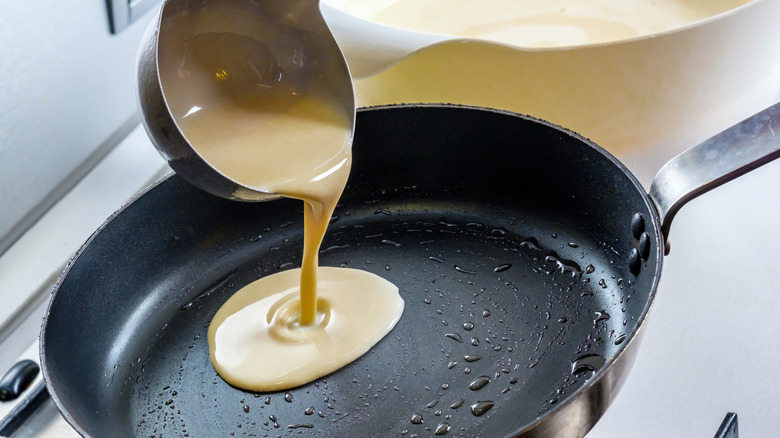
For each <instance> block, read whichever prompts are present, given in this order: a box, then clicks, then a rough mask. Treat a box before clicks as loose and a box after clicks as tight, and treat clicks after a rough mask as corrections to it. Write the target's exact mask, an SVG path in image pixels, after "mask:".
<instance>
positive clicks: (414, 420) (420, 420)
mask: <svg viewBox="0 0 780 438" xmlns="http://www.w3.org/2000/svg"><path fill="white" fill-rule="evenodd" d="M411 421H412V424H423V417H422V415H420V414H414V415H412V420H411Z"/></svg>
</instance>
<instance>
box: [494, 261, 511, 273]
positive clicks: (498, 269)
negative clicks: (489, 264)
mask: <svg viewBox="0 0 780 438" xmlns="http://www.w3.org/2000/svg"><path fill="white" fill-rule="evenodd" d="M511 267H512V265H511V264H510V263H504V264H503V265H498V266H496V267H495V268H493V272H495V273H496V274H498V273H499V272H504V271H506V270H507V269H509V268H511Z"/></svg>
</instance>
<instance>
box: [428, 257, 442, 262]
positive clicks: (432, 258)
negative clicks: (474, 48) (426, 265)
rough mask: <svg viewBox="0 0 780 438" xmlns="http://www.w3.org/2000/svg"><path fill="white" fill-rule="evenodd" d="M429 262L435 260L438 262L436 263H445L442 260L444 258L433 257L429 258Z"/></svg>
mask: <svg viewBox="0 0 780 438" xmlns="http://www.w3.org/2000/svg"><path fill="white" fill-rule="evenodd" d="M428 260H433V261H434V262H436V263H444V259H442V258H439V257H433V256H431V257H428Z"/></svg>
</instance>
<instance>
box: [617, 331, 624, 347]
mask: <svg viewBox="0 0 780 438" xmlns="http://www.w3.org/2000/svg"><path fill="white" fill-rule="evenodd" d="M625 340H626V334H625V333H624V334H622V335H619V336H618V337H617V339H615V345H620V344H622V343H623V341H625Z"/></svg>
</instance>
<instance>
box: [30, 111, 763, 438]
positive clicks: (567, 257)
mask: <svg viewBox="0 0 780 438" xmlns="http://www.w3.org/2000/svg"><path fill="white" fill-rule="evenodd" d="M774 111H775V112H777V110H776V109H775V110H774ZM772 123H775V125H777V121H776V120H775V121H772ZM353 151H354V166H353V170H352V175H351V177H350V181H349V185H348V187H347V189H346V191H345V193H344V196H343V197H342V201H341V205H340V206H339V207H338V208H337V209H336V213H335V217H334V219H333V222H332V224H331V226H330V229H329V232H328V234H327V236H326V238H325V241H324V243H323V246H322V248H321V251H320V263H321V264H322V265H326V266H348V267H356V268H361V269H365V270H368V271H371V272H374V273H377V274H379V275H381V276H383V277H385V278H387V279H388V280H390V281H392V282H394V283H395V284H397V285H398V286H399V288H400V291H401V295H402V297H403V298H404V300H405V301H406V309H405V311H404V314H403V316H402V318H401V320H400V322H399V323H398V325H397V327H396V328H395V329H394V330H393V332H391V334H390V335H388V336H387V337H386V338H385V339H384V340H382V341H381V342H380V343H379V344H378V345H377V346H376V347H375V348H373V349H372V350H371V351H369V352H368V353H367V354H366V355H364V356H363V357H361V358H360V359H358V360H357V361H355V362H354V363H352V364H351V365H349V366H347V367H345V368H343V369H341V370H339V371H337V372H335V373H333V374H331V375H329V376H326V377H324V378H322V379H318V380H316V381H315V382H313V383H310V384H308V385H305V386H303V387H299V388H295V389H293V390H290V391H283V392H279V393H268V394H253V393H248V392H244V391H241V390H239V389H236V388H233V387H231V386H229V385H228V384H226V383H225V382H224V381H222V379H220V378H219V377H218V376H217V374H216V372H215V371H214V369H213V368H212V367H211V364H210V362H209V358H208V344H207V339H206V338H207V337H206V331H207V326H208V324H209V321H210V320H211V318H212V316H213V315H214V313H215V312H216V310H217V309H218V308H219V306H220V305H221V304H222V303H223V302H224V301H225V300H226V299H227V298H228V297H229V296H230V295H231V294H232V293H233V292H235V291H237V290H238V289H239V288H241V287H242V286H244V285H246V284H247V283H249V282H251V281H253V280H255V279H256V278H259V277H262V276H264V275H268V274H271V273H273V272H277V271H279V270H280V269H288V268H291V267H294V266H298V264H299V262H300V256H301V250H302V239H303V225H302V214H301V213H302V205H301V203H300V202H299V201H294V200H278V201H272V202H265V203H239V202H234V201H227V200H224V199H221V198H217V197H214V196H211V195H209V194H206V193H204V192H202V191H200V190H198V189H195V188H193V187H192V186H190V185H189V184H188V183H186V182H185V181H183V180H181V179H180V178H179V177H177V176H172V177H170V178H168V179H166V180H163V181H161V182H159V183H158V184H156V185H155V186H154V187H152V188H150V189H149V190H148V191H147V192H146V193H144V194H143V195H141V196H140V197H138V198H137V199H135V200H134V201H133V202H132V203H130V204H129V205H127V206H126V207H125V208H124V209H122V210H121V211H120V212H118V213H116V214H115V215H114V216H112V217H111V218H110V219H109V220H108V221H107V222H106V223H105V224H104V225H103V227H101V229H100V230H98V231H97V232H96V233H95V234H94V235H93V236H92V237H91V238H90V239H89V241H88V242H87V243H86V244H85V245H84V246H83V247H82V248H81V250H80V251H79V252H78V254H77V255H76V256H75V257H74V259H73V260H72V261H71V263H70V264H69V266H68V267H67V269H66V271H65V273H64V274H63V276H62V278H61V279H60V281H59V284H58V285H57V287H56V288H55V290H54V292H53V295H52V299H51V303H50V305H49V310H48V314H47V316H46V319H45V321H44V324H43V328H42V333H41V358H42V366H43V370H44V377H45V379H46V382H47V385H48V388H49V391H50V392H51V395H52V397H53V399H54V401H55V403H56V405H57V406H58V407H59V409H60V410H61V411H62V413H63V415H64V416H65V418H66V419H67V420H68V421H69V422H70V423H71V424H72V425H73V426H74V428H76V429H77V430H78V431H79V432H80V433H81V434H83V435H85V436H94V437H106V436H155V437H162V436H165V437H168V436H192V437H207V436H208V437H211V436H233V435H235V436H291V435H298V434H312V435H317V436H334V437H340V436H359V437H367V436H409V437H411V436H415V435H417V436H431V435H434V434H437V433H438V434H443V433H446V435H447V436H485V437H495V436H513V435H523V434H526V436H550V435H557V436H582V435H584V434H585V433H586V432H587V431H588V430H590V428H591V427H592V426H593V424H595V422H596V421H597V420H598V418H599V417H600V416H601V415H602V413H603V412H604V411H605V409H606V408H607V407H608V406H609V404H610V402H611V401H612V399H613V398H614V396H615V395H616V393H617V391H618V389H619V387H620V386H621V383H622V381H623V379H624V378H625V376H626V374H627V370H628V369H629V368H630V365H631V363H632V361H633V358H634V353H635V351H636V348H637V345H638V340H639V339H638V337H639V336H638V334H639V333H640V330H639V329H640V328H641V326H642V322H643V321H644V319H645V317H646V315H647V312H648V309H649V308H650V305H651V303H652V300H653V297H654V294H655V290H656V286H657V284H658V280H659V274H660V271H661V261H662V257H663V248H664V238H663V236H662V231H661V220H660V219H659V214H658V213H657V211H656V207H655V206H654V205H653V203H652V201H651V199H650V198H649V197H648V196H647V194H646V193H645V191H644V189H643V188H642V187H641V185H640V184H639V183H638V182H637V180H636V179H635V178H634V177H633V176H632V175H631V174H630V172H629V171H628V170H627V169H626V168H625V167H624V166H623V165H622V164H620V163H619V162H618V161H617V160H616V159H615V158H613V157H612V156H610V155H609V154H608V153H607V152H605V151H604V150H602V149H601V148H599V147H598V146H596V145H594V144H592V143H590V142H589V141H587V140H585V139H583V138H582V137H580V136H578V135H576V134H573V133H571V132H568V131H565V130H563V129H560V128H558V127H555V126H552V125H550V124H548V123H545V122H541V121H538V120H534V119H531V118H527V117H522V116H518V115H514V114H510V113H506V112H501V111H494V110H480V109H474V108H464V107H452V106H406V107H404V106H401V107H390V108H382V109H371V110H364V111H361V112H359V115H358V119H357V128H356V136H355V142H354V147H353ZM776 155H777V154H776V153H775V154H774V155H773V156H772V158H773V157H775V156H776ZM767 159H769V158H767ZM748 167H749V166H748ZM682 202H684V200H683V201H682ZM667 207H668V206H667ZM667 207H664V206H662V207H661V210H662V212H663V213H665V214H667V217H670V216H672V215H673V214H674V212H673V211H671V212H670V213H669V212H668V210H670V209H669V208H667ZM674 208H675V207H672V208H671V210H674ZM477 358H478V359H477ZM480 386H481V387H480ZM480 402H484V403H480ZM472 406H473V408H472ZM418 420H421V421H418Z"/></svg>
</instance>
